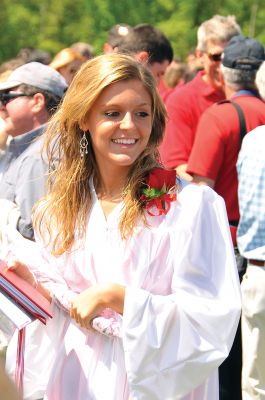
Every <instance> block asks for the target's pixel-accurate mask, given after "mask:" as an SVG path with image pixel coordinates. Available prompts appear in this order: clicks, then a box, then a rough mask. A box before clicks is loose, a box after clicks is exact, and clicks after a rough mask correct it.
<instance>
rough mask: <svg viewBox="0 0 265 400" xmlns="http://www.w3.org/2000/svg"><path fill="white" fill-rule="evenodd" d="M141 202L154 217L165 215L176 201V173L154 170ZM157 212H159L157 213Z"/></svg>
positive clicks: (146, 183)
mask: <svg viewBox="0 0 265 400" xmlns="http://www.w3.org/2000/svg"><path fill="white" fill-rule="evenodd" d="M145 186H146V187H144V188H143V189H142V195H141V197H140V200H141V201H142V202H143V204H144V206H145V208H146V211H147V213H148V214H149V215H151V216H152V217H155V216H159V215H163V214H164V215H165V214H167V213H168V211H169V210H170V203H171V202H172V201H176V199H177V196H176V171H175V170H167V169H163V168H154V169H153V170H152V171H151V172H150V174H149V175H148V177H147V180H146V182H145ZM155 210H157V211H155Z"/></svg>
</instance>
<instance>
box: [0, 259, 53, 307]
mask: <svg viewBox="0 0 265 400" xmlns="http://www.w3.org/2000/svg"><path fill="white" fill-rule="evenodd" d="M7 267H8V269H9V270H11V271H13V272H15V273H16V274H17V275H18V276H19V277H20V278H22V279H23V280H24V281H26V282H28V283H29V284H30V285H31V286H33V287H34V288H35V289H37V290H38V292H40V293H41V294H42V295H43V296H44V297H45V298H46V299H47V300H48V301H49V302H50V303H51V301H52V297H51V294H50V292H49V291H48V290H47V289H46V288H45V287H44V286H42V285H41V284H40V283H39V282H38V281H37V279H36V277H35V275H34V274H33V272H31V270H30V269H29V267H28V266H27V265H26V264H23V263H22V262H20V261H18V260H12V261H8V262H7Z"/></svg>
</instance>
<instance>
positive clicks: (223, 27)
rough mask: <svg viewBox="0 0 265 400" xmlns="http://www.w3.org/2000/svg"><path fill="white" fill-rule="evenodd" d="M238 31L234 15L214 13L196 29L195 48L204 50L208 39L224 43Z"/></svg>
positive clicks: (237, 33)
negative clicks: (196, 42) (196, 41)
mask: <svg viewBox="0 0 265 400" xmlns="http://www.w3.org/2000/svg"><path fill="white" fill-rule="evenodd" d="M240 33H241V29H240V26H239V25H238V23H237V22H236V17H235V16H234V15H228V16H227V17H224V16H222V15H214V16H213V17H212V18H211V19H208V20H207V21H204V22H203V23H202V24H201V25H200V26H199V28H198V31H197V40H198V44H197V49H198V50H201V51H206V50H207V41H208V40H212V41H213V42H218V43H220V42H221V43H225V42H228V41H229V40H230V39H231V38H232V37H233V36H236V35H239V34H240Z"/></svg>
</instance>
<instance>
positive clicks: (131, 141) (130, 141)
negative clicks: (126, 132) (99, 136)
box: [112, 139, 136, 144]
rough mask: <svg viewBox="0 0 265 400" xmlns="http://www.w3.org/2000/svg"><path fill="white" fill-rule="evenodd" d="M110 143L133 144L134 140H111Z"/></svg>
mask: <svg viewBox="0 0 265 400" xmlns="http://www.w3.org/2000/svg"><path fill="white" fill-rule="evenodd" d="M112 142H114V143H117V144H134V143H136V139H112Z"/></svg>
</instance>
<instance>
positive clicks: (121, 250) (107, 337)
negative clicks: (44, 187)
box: [18, 54, 240, 400]
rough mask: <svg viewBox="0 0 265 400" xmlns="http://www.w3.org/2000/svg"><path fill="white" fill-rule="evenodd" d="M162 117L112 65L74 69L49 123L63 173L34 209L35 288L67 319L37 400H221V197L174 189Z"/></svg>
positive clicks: (128, 67)
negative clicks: (38, 261)
mask: <svg viewBox="0 0 265 400" xmlns="http://www.w3.org/2000/svg"><path fill="white" fill-rule="evenodd" d="M165 117H166V113H165V109H164V106H163V104H162V101H161V99H160V97H159V95H158V93H157V91H156V87H155V82H154V79H153V77H152V75H151V74H150V72H149V71H148V70H147V69H146V68H145V67H144V66H143V65H141V64H140V63H138V62H137V61H135V60H133V59H132V58H131V57H128V56H124V55H118V54H111V55H104V56H99V57H97V58H94V59H92V60H91V61H89V62H88V63H86V64H84V65H83V66H82V67H81V69H80V70H79V72H78V73H77V75H76V76H75V78H74V80H73V82H72V85H71V86H70V88H69V90H68V91H67V93H66V95H65V98H64V101H63V103H62V105H61V107H60V109H59V111H58V112H57V114H55V116H54V118H53V120H52V122H51V123H50V125H49V129H48V131H47V148H49V149H51V147H52V146H51V144H53V145H54V146H53V149H54V150H52V151H51V152H50V154H49V157H50V161H51V164H52V160H53V158H54V155H55V154H56V156H58V151H59V155H60V162H59V164H58V165H57V166H56V169H55V170H54V173H53V174H52V176H51V181H50V182H51V190H50V193H49V195H48V196H47V197H46V199H44V200H43V201H42V202H41V203H40V204H39V207H38V209H37V211H36V220H35V225H36V237H37V242H38V245H39V246H40V247H41V248H42V250H41V251H42V252H43V255H44V256H43V258H44V259H45V260H46V264H45V263H44V262H43V265H42V267H40V270H39V272H38V273H37V275H36V277H37V278H38V279H40V280H41V281H42V282H43V281H44V280H45V279H46V284H45V285H44V286H45V288H46V292H47V297H49V298H50V299H51V300H52V301H53V302H55V303H56V304H57V305H58V306H59V307H60V308H61V309H62V310H64V311H62V312H65V310H66V312H67V314H68V316H67V324H66V325H65V329H64V334H63V336H62V338H61V344H60V346H59V348H58V351H57V357H56V360H55V362H54V368H53V370H52V372H51V374H50V380H49V384H48V388H47V392H46V395H45V396H46V397H45V399H48V400H72V399H75V400H90V399H91V400H92V399H93V400H105V399H106V400H122V399H124V400H125V399H126V400H128V399H135V400H136V399H137V400H140V399H148V400H156V399H157V400H161V399H185V400H191V399H193V400H202V399H203V400H215V399H218V377H217V368H218V366H219V365H220V364H221V363H222V361H223V360H224V359H225V358H226V356H227V355H228V352H229V349H230V347H231V345H232V342H233V338H234V334H235V332H236V328H237V324H238V320H239V313H240V291H239V284H238V277H237V271H236V268H235V262H234V256H233V248H232V245H231V239H230V236H229V235H230V233H229V228H228V223H227V217H226V211H225V207H224V203H223V200H222V199H221V198H220V197H219V196H218V195H217V194H216V193H215V192H214V191H213V190H211V189H210V188H207V187H198V186H195V185H192V184H190V185H188V186H186V187H185V188H183V189H182V190H181V191H179V190H177V188H176V187H175V182H176V178H175V172H172V171H166V170H165V169H163V166H162V165H160V164H159V158H158V152H157V147H158V145H159V144H160V142H161V140H162V137H163V132H164V127H165ZM51 166H52V165H51ZM18 271H19V268H18ZM47 273H48V275H49V276H48V277H47V276H46V278H45V274H46V275H47ZM36 277H33V276H32V277H31V278H29V277H28V276H27V279H28V280H31V281H32V283H33V284H35V285H36V281H35V279H36ZM38 286H39V287H40V285H38Z"/></svg>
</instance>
